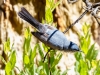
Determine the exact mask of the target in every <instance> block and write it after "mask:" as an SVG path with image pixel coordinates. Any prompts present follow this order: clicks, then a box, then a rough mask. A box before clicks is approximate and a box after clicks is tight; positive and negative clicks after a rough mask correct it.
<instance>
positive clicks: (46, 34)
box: [18, 7, 80, 51]
mask: <svg viewBox="0 0 100 75" xmlns="http://www.w3.org/2000/svg"><path fill="white" fill-rule="evenodd" d="M18 15H19V17H20V18H22V19H24V20H25V21H27V22H28V23H30V24H31V25H32V26H34V27H35V28H36V29H37V30H38V31H37V32H32V34H33V35H34V36H35V37H36V38H37V39H39V40H40V41H41V42H43V43H44V44H46V45H48V46H49V47H51V48H53V49H58V50H63V51H80V49H79V47H78V46H77V44H75V43H73V42H71V41H69V40H67V38H66V37H65V35H64V34H63V33H62V32H61V31H59V30H58V29H57V28H55V27H53V26H49V25H46V24H44V25H43V24H41V23H39V22H38V21H37V20H36V19H35V18H33V17H32V16H31V15H30V13H29V12H28V11H27V10H26V9H25V8H24V7H22V8H21V11H19V12H18Z"/></svg>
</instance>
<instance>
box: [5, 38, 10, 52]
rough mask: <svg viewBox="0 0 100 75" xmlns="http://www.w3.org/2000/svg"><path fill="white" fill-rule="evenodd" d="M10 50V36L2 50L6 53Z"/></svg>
mask: <svg viewBox="0 0 100 75" xmlns="http://www.w3.org/2000/svg"><path fill="white" fill-rule="evenodd" d="M9 51H10V38H8V39H7V42H5V43H4V52H5V53H6V54H7V53H8V52H9Z"/></svg>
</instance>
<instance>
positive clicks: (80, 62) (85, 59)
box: [75, 23, 100, 75]
mask: <svg viewBox="0 0 100 75" xmlns="http://www.w3.org/2000/svg"><path fill="white" fill-rule="evenodd" d="M79 36H80V47H81V49H82V51H83V52H77V53H75V57H76V64H75V71H76V73H78V74H79V75H90V73H91V74H93V73H92V72H91V71H92V70H93V72H94V73H95V74H94V75H99V74H100V73H99V72H100V69H99V68H98V66H99V65H100V64H99V63H100V61H97V60H96V57H97V54H98V50H95V44H92V45H90V44H91V34H90V25H88V24H86V23H85V24H84V25H83V35H79ZM97 63H98V65H97ZM97 71H98V72H97Z"/></svg>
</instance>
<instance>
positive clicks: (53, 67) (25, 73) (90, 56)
mask: <svg viewBox="0 0 100 75" xmlns="http://www.w3.org/2000/svg"><path fill="white" fill-rule="evenodd" d="M59 2H60V1H58V2H57V3H55V2H54V0H46V8H45V9H46V11H45V13H46V14H45V20H46V23H52V22H53V15H52V12H53V10H54V9H55V7H56V6H57V5H58V4H59ZM24 37H25V40H24V45H23V70H21V71H20V70H19V71H20V73H19V75H66V73H67V70H66V71H64V72H61V71H60V70H59V69H58V68H57V64H58V63H59V60H60V59H61V57H62V54H61V53H56V51H55V50H51V51H50V52H49V54H48V55H47V57H46V59H45V61H44V62H43V60H44V56H45V52H47V51H48V50H49V49H50V48H49V47H47V46H46V45H44V44H42V46H41V44H39V43H37V44H36V45H35V46H34V48H31V45H30V43H31V37H32V34H31V32H30V30H29V28H27V29H26V30H25V33H24ZM79 37H80V48H81V49H82V51H83V52H76V53H75V58H76V63H75V71H76V75H78V74H79V75H89V74H90V72H91V70H93V73H92V74H93V75H99V74H100V61H97V60H96V57H97V54H98V51H97V50H95V44H93V45H90V44H91V34H90V26H89V25H87V24H85V25H84V26H83V35H79ZM4 53H5V54H6V56H7V59H8V60H7V61H6V60H5V59H4V58H3V57H2V56H0V58H1V59H2V61H3V62H4V63H5V73H6V75H15V72H14V68H15V67H16V66H15V63H16V52H15V50H13V45H12V46H11V47H10V39H8V40H7V42H5V43H4ZM37 55H39V59H38V60H37V58H36V57H38V56H37Z"/></svg>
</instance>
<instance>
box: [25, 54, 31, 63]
mask: <svg viewBox="0 0 100 75" xmlns="http://www.w3.org/2000/svg"><path fill="white" fill-rule="evenodd" d="M29 62H30V60H29V57H28V55H25V56H24V64H26V65H27V64H29Z"/></svg>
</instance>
